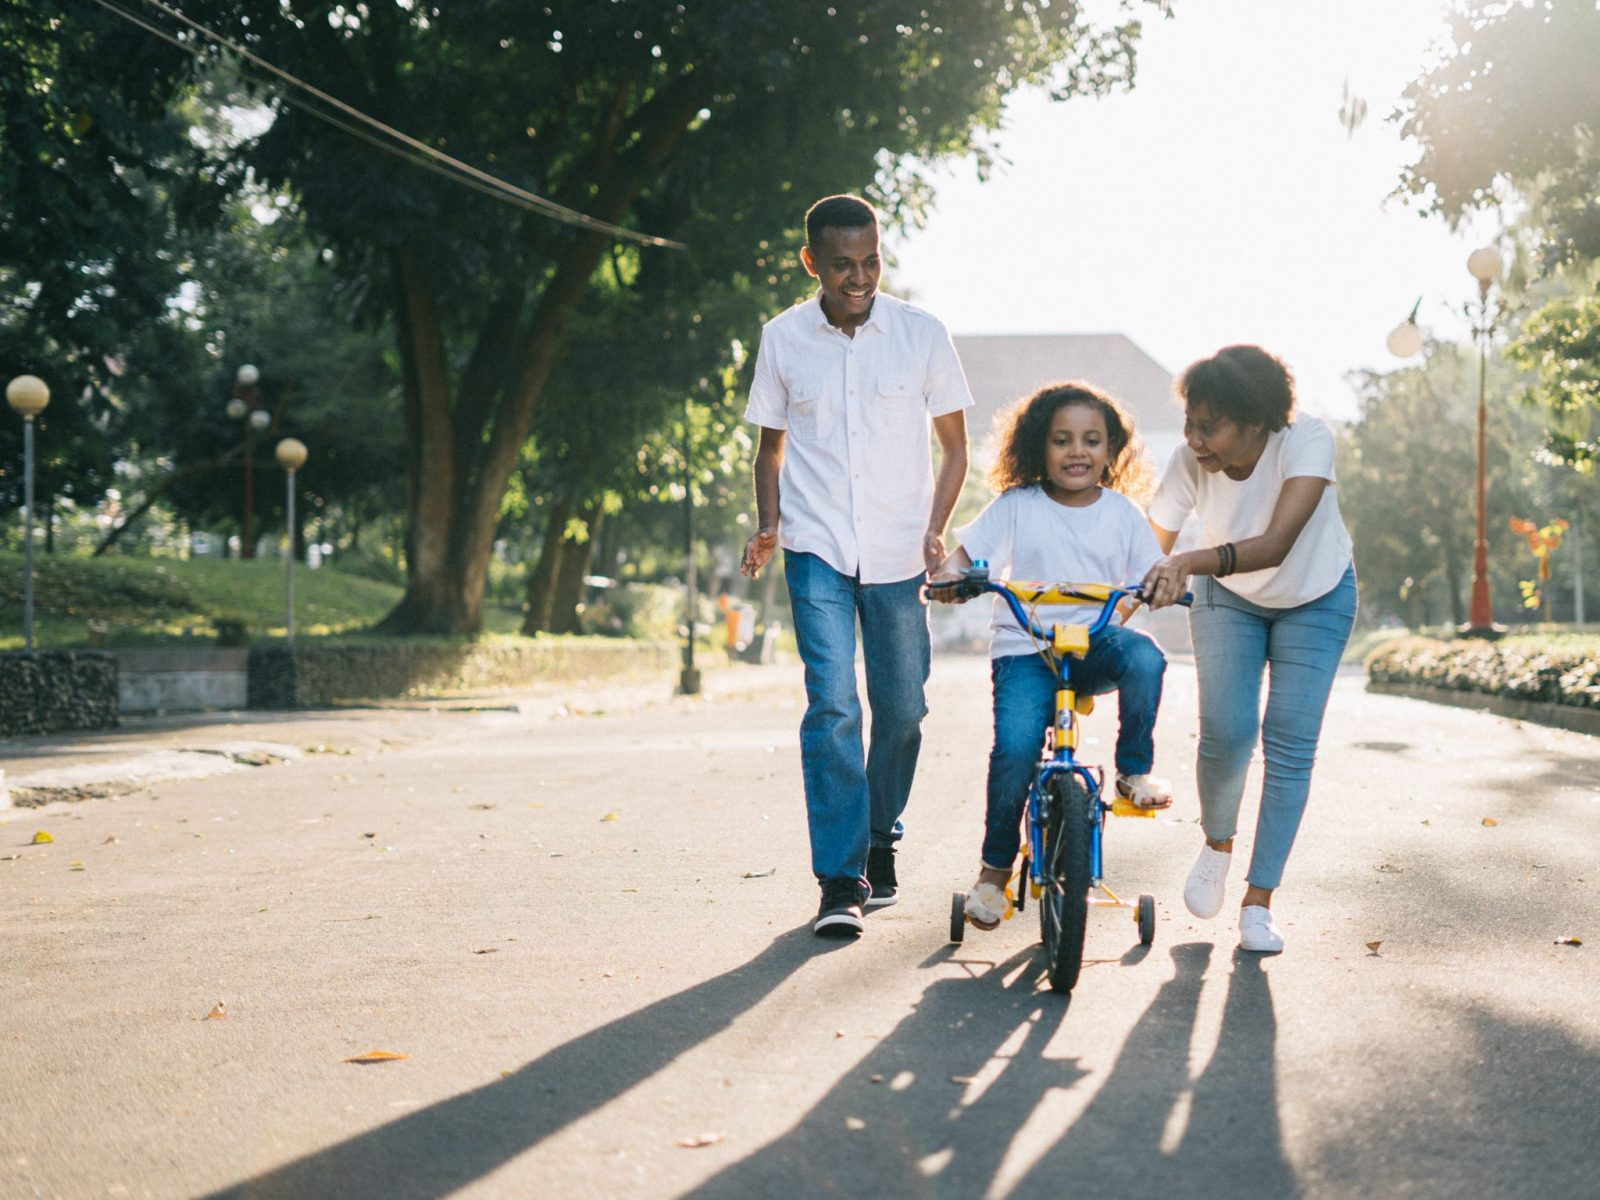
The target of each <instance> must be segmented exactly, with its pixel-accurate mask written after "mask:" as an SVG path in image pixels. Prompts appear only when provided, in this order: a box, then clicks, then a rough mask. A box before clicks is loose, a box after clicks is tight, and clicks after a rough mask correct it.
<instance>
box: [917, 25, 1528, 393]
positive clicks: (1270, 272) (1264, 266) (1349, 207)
mask: <svg viewBox="0 0 1600 1200" xmlns="http://www.w3.org/2000/svg"><path fill="white" fill-rule="evenodd" d="M1175 9H1176V16H1175V17H1174V18H1173V19H1172V20H1170V21H1163V20H1160V19H1159V18H1157V19H1155V20H1153V21H1149V22H1147V24H1146V27H1145V36H1144V39H1143V40H1142V41H1141V43H1140V49H1139V67H1138V76H1137V80H1136V84H1135V87H1134V89H1133V90H1132V91H1131V92H1129V93H1126V94H1118V95H1115V96H1112V97H1110V98H1108V99H1105V100H1100V101H1095V100H1087V99H1073V100H1070V101H1068V102H1066V103H1065V104H1052V103H1050V102H1049V101H1048V100H1046V99H1044V98H1043V97H1041V96H1038V95H1027V96H1023V97H1018V98H1016V99H1015V100H1014V101H1013V103H1012V104H1011V105H1010V106H1009V108H1008V110H1007V120H1006V130H1005V131H1004V132H1003V133H1002V134H1001V137H1000V150H1001V153H1002V155H1003V156H1004V157H1005V158H1006V159H1008V160H1009V162H1010V164H1011V165H1010V166H1008V167H1002V168H1001V170H1000V171H998V172H996V173H995V174H994V175H993V176H991V178H990V181H989V182H988V183H986V184H980V183H978V182H977V179H976V176H975V173H974V172H973V170H972V169H971V166H970V164H962V165H960V166H958V167H957V168H955V169H954V170H953V172H952V173H951V174H950V175H949V176H948V177H945V178H943V179H942V181H941V184H940V186H939V189H938V195H937V199H936V201H935V212H934V214H933V216H932V218H931V219H930V221H929V223H928V227H927V228H926V229H925V230H923V231H922V232H920V233H917V234H914V235H911V236H910V237H909V238H903V237H894V238H890V239H888V240H887V243H886V249H887V250H888V252H889V253H890V254H891V255H892V256H893V257H894V258H895V259H896V260H897V263H896V265H895V267H894V269H893V270H892V272H891V274H890V279H889V283H888V286H887V289H886V290H889V291H891V292H895V293H898V294H900V295H902V296H905V297H907V298H909V299H912V300H914V301H915V302H916V303H918V304H921V305H923V306H924V307H926V308H928V309H929V310H930V311H932V312H933V313H934V314H935V315H937V316H938V317H940V318H941V319H943V320H944V322H945V323H946V324H947V325H948V326H949V327H950V329H951V331H952V332H953V333H957V334H962V333H1106V332H1116V333H1124V334H1126V335H1127V336H1128V337H1130V338H1132V339H1133V341H1134V342H1136V343H1138V344H1139V345H1140V346H1141V347H1143V348H1144V349H1145V350H1146V351H1147V352H1148V353H1149V354H1150V355H1151V356H1152V357H1154V358H1155V359H1156V360H1157V361H1158V362H1160V363H1161V364H1162V365H1163V366H1164V367H1166V368H1167V369H1168V370H1170V371H1172V372H1173V373H1174V374H1176V373H1177V372H1179V371H1181V370H1182V369H1183V367H1185V366H1186V365H1187V364H1188V363H1190V362H1191V361H1193V360H1194V359H1196V358H1200V357H1203V356H1205V355H1207V354H1210V353H1212V352H1213V351H1215V350H1217V349H1218V348H1220V347H1221V346H1224V345H1227V344H1229V343H1232V342H1258V343H1260V344H1261V345H1263V346H1265V347H1267V348H1268V349H1269V350H1272V351H1273V352H1274V353H1277V354H1279V355H1281V356H1282V357H1284V358H1285V359H1286V360H1287V361H1288V363H1289V364H1290V366H1291V367H1293V368H1294V370H1295V372H1296V374H1297V376H1298V377H1299V380H1300V392H1301V403H1302V405H1303V407H1304V408H1305V410H1306V411H1307V412H1310V413H1313V414H1316V415H1320V416H1325V417H1330V418H1335V419H1354V418H1355V417H1356V416H1357V415H1358V406H1357V403H1356V397H1355V393H1354V392H1353V390H1352V389H1351V388H1350V387H1349V385H1348V384H1347V383H1346V382H1345V380H1344V376H1345V373H1346V372H1347V371H1350V370H1354V369H1357V368H1361V367H1377V368H1383V369H1390V368H1393V367H1395V366H1397V365H1398V363H1397V362H1396V360H1394V359H1393V358H1392V357H1391V356H1390V355H1389V354H1388V352H1387V351H1386V350H1385V349H1384V338H1385V337H1386V336H1387V335H1388V333H1389V331H1390V330H1391V329H1393V328H1394V326H1395V325H1396V324H1398V323H1399V322H1400V321H1401V320H1402V319H1403V318H1404V317H1405V315H1406V314H1407V313H1408V312H1409V311H1410V309H1411V305H1412V304H1413V303H1414V302H1415V301H1416V299H1417V297H1418V296H1421V297H1422V310H1421V312H1420V313H1419V315H1418V321H1419V323H1421V324H1422V325H1423V326H1424V327H1425V328H1428V329H1430V330H1431V331H1432V332H1434V333H1436V334H1437V335H1440V336H1447V337H1457V338H1462V339H1464V338H1465V337H1466V336H1467V333H1466V323H1465V321H1464V320H1463V319H1462V318H1461V316H1460V308H1461V306H1462V304H1463V303H1465V302H1466V301H1467V300H1469V299H1473V300H1475V299H1476V284H1475V282H1474V281H1473V279H1472V278H1471V276H1470V275H1468V273H1467V269H1466V259H1467V255H1468V254H1469V253H1470V252H1471V251H1472V250H1473V249H1474V248H1476V247H1477V246H1478V245H1481V244H1483V243H1484V242H1485V241H1490V240H1493V238H1494V235H1495V233H1496V230H1497V224H1496V221H1495V219H1494V218H1492V217H1491V218H1488V219H1484V220H1479V221H1477V222H1475V223H1474V225H1472V226H1471V227H1468V228H1464V229H1463V230H1461V231H1460V232H1451V231H1450V229H1449V228H1448V227H1447V226H1446V225H1445V224H1444V222H1443V221H1441V220H1439V219H1437V218H1426V219H1425V218H1423V217H1421V216H1420V215H1419V214H1418V211H1417V210H1416V209H1415V208H1411V207H1407V206H1406V205H1404V204H1403V203H1402V202H1401V201H1400V200H1398V199H1393V200H1386V197H1387V196H1388V195H1389V193H1390V192H1391V191H1392V190H1393V189H1394V187H1395V185H1396V183H1397V181H1398V174H1399V171H1400V168H1401V167H1402V166H1403V165H1405V164H1406V163H1408V162H1410V161H1411V160H1412V159H1414V158H1415V151H1414V148H1413V147H1412V146H1411V145H1410V144H1409V143H1406V142H1404V141H1402V140H1401V138H1400V134H1399V129H1398V126H1397V125H1396V124H1395V123H1393V122H1390V121H1388V120H1387V119H1386V118H1387V117H1388V116H1389V114H1390V113H1392V112H1393V111H1394V109H1395V107H1396V104H1397V102H1398V99H1399V96H1400V92H1401V90H1402V89H1403V88H1404V87H1405V85H1406V84H1407V83H1408V82H1409V81H1410V80H1412V79H1413V78H1415V77H1417V76H1418V75H1419V74H1421V73H1422V71H1423V70H1424V69H1425V67H1426V65H1427V64H1428V63H1430V62H1432V61H1434V60H1435V59H1436V58H1437V55H1438V47H1439V45H1440V44H1441V42H1442V39H1443V38H1444V36H1445V34H1446V33H1447V32H1448V26H1447V24H1446V13H1445V8H1444V3H1443V0H1178V3H1177V4H1176V5H1175ZM1346 78H1348V79H1349V81H1350V89H1351V91H1352V92H1353V93H1354V94H1355V95H1357V96H1360V97H1363V98H1364V99H1365V100H1366V101H1367V105H1368V113H1367V119H1366V122H1365V124H1363V125H1362V126H1361V127H1360V128H1358V129H1357V130H1356V132H1355V135H1354V137H1349V136H1347V134H1346V131H1345V129H1344V127H1343V126H1342V125H1341V124H1340V122H1339V115H1338V114H1339V108H1340V104H1341V102H1342V98H1343V89H1344V81H1345V80H1346Z"/></svg>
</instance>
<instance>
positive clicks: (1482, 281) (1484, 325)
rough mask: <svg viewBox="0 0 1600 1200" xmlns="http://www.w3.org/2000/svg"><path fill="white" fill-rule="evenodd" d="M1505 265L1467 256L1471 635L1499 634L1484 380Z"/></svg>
mask: <svg viewBox="0 0 1600 1200" xmlns="http://www.w3.org/2000/svg"><path fill="white" fill-rule="evenodd" d="M1503 266H1504V264H1503V263H1502V262H1501V260H1500V252H1499V251H1498V250H1496V249H1495V248H1494V247H1493V246H1484V247H1483V248H1482V249H1479V250H1474V251H1473V252H1472V253H1471V254H1470V255H1468V256H1467V270H1468V271H1470V272H1471V273H1472V277H1473V278H1474V279H1476V280H1477V281H1478V317H1477V321H1476V323H1475V324H1474V325H1473V327H1472V336H1473V337H1474V338H1475V339H1476V340H1477V342H1478V538H1477V541H1476V542H1474V543H1473V547H1472V604H1471V606H1470V607H1469V608H1468V610H1467V627H1466V629H1464V630H1463V631H1462V632H1463V633H1465V634H1466V635H1467V636H1468V637H1498V636H1499V635H1500V634H1501V633H1502V632H1503V631H1502V630H1500V629H1497V628H1495V623H1494V608H1493V606H1492V605H1491V603H1490V601H1489V523H1488V517H1487V513H1486V506H1485V497H1486V495H1487V485H1486V482H1485V479H1484V460H1485V455H1486V453H1487V448H1488V409H1487V407H1486V406H1485V404H1484V379H1485V377H1486V375H1487V374H1488V369H1489V339H1490V338H1491V337H1492V336H1493V335H1494V327H1495V314H1494V313H1493V311H1492V310H1491V309H1490V308H1489V289H1490V288H1492V287H1493V286H1494V285H1495V282H1496V280H1498V279H1499V278H1500V272H1501V270H1502V269H1503Z"/></svg>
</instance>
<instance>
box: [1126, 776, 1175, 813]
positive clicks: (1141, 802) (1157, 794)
mask: <svg viewBox="0 0 1600 1200" xmlns="http://www.w3.org/2000/svg"><path fill="white" fill-rule="evenodd" d="M1117 795H1119V796H1121V797H1122V798H1123V799H1124V800H1127V801H1130V802H1131V803H1132V804H1133V806H1134V807H1135V808H1145V809H1150V808H1169V807H1171V805H1172V784H1171V782H1170V781H1168V780H1165V779H1161V778H1158V777H1157V776H1155V775H1119V776H1117Z"/></svg>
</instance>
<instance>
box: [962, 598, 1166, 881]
mask: <svg viewBox="0 0 1600 1200" xmlns="http://www.w3.org/2000/svg"><path fill="white" fill-rule="evenodd" d="M1166 670H1167V660H1166V656H1165V655H1163V654H1162V653H1161V647H1160V646H1158V645H1156V643H1155V641H1154V640H1153V639H1152V638H1150V637H1149V636H1148V635H1147V634H1144V633H1141V632H1139V631H1138V630H1135V629H1124V628H1123V627H1122V626H1120V625H1108V626H1106V628H1105V629H1103V630H1101V631H1100V633H1099V634H1097V635H1096V636H1095V639H1094V643H1093V645H1091V646H1090V647H1089V652H1088V653H1087V654H1086V655H1084V656H1083V658H1082V659H1081V660H1080V661H1077V662H1074V663H1073V665H1072V687H1073V690H1074V691H1075V692H1077V693H1078V694H1079V695H1080V696H1098V695H1101V694H1102V693H1104V692H1110V691H1115V692H1116V693H1117V706H1118V709H1119V712H1120V719H1121V726H1120V728H1119V729H1118V730H1117V754H1116V762H1117V772H1118V774H1121V775H1148V774H1149V773H1150V768H1151V767H1152V766H1154V765H1155V727H1156V713H1157V712H1158V711H1159V710H1160V708H1161V681H1162V678H1163V676H1164V675H1165V674H1166ZM989 674H990V677H991V678H992V679H993V680H994V749H992V750H991V751H990V752H989V806H988V811H987V812H986V813H985V815H984V822H983V827H984V831H983V864H984V866H987V867H995V868H998V869H1000V870H1005V869H1008V868H1009V867H1010V866H1011V863H1012V860H1014V859H1015V858H1016V857H1017V850H1018V849H1019V848H1020V846H1021V844H1022V834H1021V828H1022V812H1023V809H1025V808H1026V807H1027V803H1028V785H1029V784H1030V783H1031V782H1032V781H1033V773H1034V768H1036V767H1037V766H1038V765H1039V759H1040V755H1041V751H1042V749H1043V746H1044V731H1045V730H1046V729H1048V728H1049V727H1050V724H1051V722H1052V720H1053V719H1054V718H1055V712H1056V688H1057V687H1058V686H1059V676H1057V674H1056V673H1055V670H1054V669H1053V668H1052V667H1051V666H1050V664H1049V663H1047V662H1045V661H1044V659H1042V658H1041V657H1040V656H1039V655H1037V654H1014V655H1007V656H1006V657H1005V658H997V659H995V660H994V662H993V663H992V664H991V665H990V667H989Z"/></svg>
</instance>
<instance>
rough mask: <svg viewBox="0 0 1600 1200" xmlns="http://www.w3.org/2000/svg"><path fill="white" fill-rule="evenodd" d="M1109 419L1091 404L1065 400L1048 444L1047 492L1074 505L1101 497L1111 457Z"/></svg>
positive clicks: (1046, 457)
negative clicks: (1101, 485) (1107, 427)
mask: <svg viewBox="0 0 1600 1200" xmlns="http://www.w3.org/2000/svg"><path fill="white" fill-rule="evenodd" d="M1110 443H1111V437H1110V434H1108V433H1107V432H1106V419H1105V416H1104V415H1103V414H1102V413H1101V412H1100V410H1099V409H1098V408H1096V407H1095V406H1094V405H1091V404H1063V405H1062V406H1061V407H1060V408H1058V409H1056V415H1055V417H1054V418H1053V419H1052V420H1051V422H1050V436H1049V438H1048V440H1047V441H1046V442H1045V447H1044V470H1045V481H1044V490H1045V494H1046V495H1047V496H1049V497H1050V499H1052V500H1054V501H1055V502H1056V503H1057V504H1065V505H1068V506H1070V507H1073V508H1079V507H1083V506H1085V505H1089V504H1093V503H1094V502H1095V501H1096V500H1098V499H1099V498H1100V480H1101V478H1102V477H1103V476H1104V475H1105V472H1106V463H1107V462H1108V461H1109V460H1110V458H1111V445H1110Z"/></svg>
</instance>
